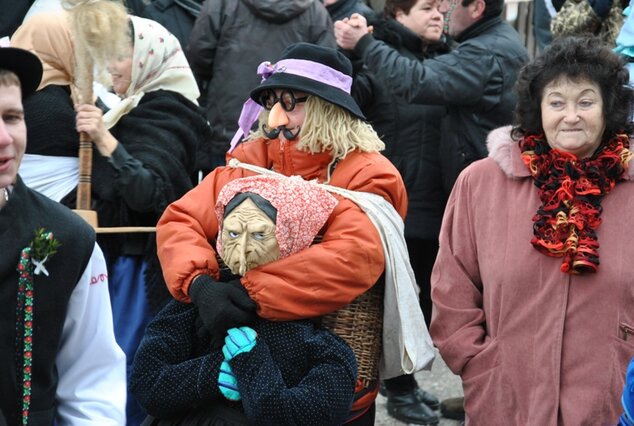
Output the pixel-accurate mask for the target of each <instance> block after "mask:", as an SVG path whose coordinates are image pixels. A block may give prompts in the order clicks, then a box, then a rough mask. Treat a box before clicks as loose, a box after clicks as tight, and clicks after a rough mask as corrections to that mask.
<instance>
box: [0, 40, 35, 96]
mask: <svg viewBox="0 0 634 426" xmlns="http://www.w3.org/2000/svg"><path fill="white" fill-rule="evenodd" d="M0 69H5V70H7V71H11V72H13V73H15V74H16V75H17V76H18V78H19V79H20V86H21V89H22V98H26V97H28V96H30V95H32V94H33V93H34V92H35V91H36V90H37V88H38V86H39V85H40V81H42V63H41V62H40V60H39V59H38V57H37V56H35V55H34V54H33V53H31V52H29V51H28V50H24V49H18V48H15V47H3V48H0Z"/></svg>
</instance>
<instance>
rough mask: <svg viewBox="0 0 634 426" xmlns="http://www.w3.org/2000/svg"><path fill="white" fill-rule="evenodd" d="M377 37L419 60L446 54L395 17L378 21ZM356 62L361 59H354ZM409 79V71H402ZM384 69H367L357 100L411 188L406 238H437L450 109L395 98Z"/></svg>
mask: <svg viewBox="0 0 634 426" xmlns="http://www.w3.org/2000/svg"><path fill="white" fill-rule="evenodd" d="M369 24H371V25H373V26H374V33H373V34H374V37H375V38H376V39H378V40H382V41H383V42H384V43H385V44H387V45H388V46H390V47H392V48H394V49H396V50H397V51H398V52H399V53H400V54H401V55H403V56H404V57H406V58H410V59H412V60H416V61H423V60H425V59H426V58H429V57H433V56H436V55H437V54H438V53H446V52H448V49H447V47H446V45H445V44H442V45H440V44H439V45H437V46H427V45H425V44H423V41H422V39H421V38H420V37H418V36H417V35H416V34H415V33H413V32H412V31H410V30H409V29H408V28H407V27H405V26H403V25H402V24H400V23H399V22H397V21H396V20H394V19H391V18H390V19H383V18H380V19H378V18H375V19H373V20H372V19H371V20H370V21H369ZM355 64H356V61H355ZM399 72H400V74H401V76H402V77H403V78H407V76H406V75H405V74H406V71H405V70H400V71H399ZM384 74H385V73H384V70H383V69H378V70H375V72H371V71H369V70H368V68H367V67H362V68H361V69H360V70H359V72H358V73H357V75H356V76H355V81H354V85H353V96H354V98H355V100H356V101H357V103H359V105H360V106H361V108H362V110H363V113H364V114H365V116H366V117H367V118H368V121H369V122H370V123H372V126H373V127H374V129H375V130H376V131H377V133H378V134H379V136H380V137H381V139H382V140H383V142H385V151H384V152H383V154H384V155H385V156H386V157H387V158H389V159H390V161H392V163H393V164H394V165H395V166H396V168H397V169H398V171H399V172H400V173H401V176H402V177H403V181H404V182H405V187H406V188H407V197H408V201H409V203H408V209H407V217H406V218H405V236H406V238H415V239H424V240H436V239H437V238H438V232H439V231H440V223H441V221H442V214H443V211H444V207H445V203H446V199H447V197H446V195H445V193H444V191H443V189H442V184H441V171H440V160H439V155H438V147H439V146H440V121H441V119H442V116H443V115H444V114H445V108H444V107H441V106H437V105H424V104H411V103H409V102H408V101H407V100H405V99H404V98H403V97H402V96H397V95H395V94H394V93H393V92H392V91H390V90H389V88H388V87H387V85H386V84H385V83H384V80H385V78H386V76H385V75H384Z"/></svg>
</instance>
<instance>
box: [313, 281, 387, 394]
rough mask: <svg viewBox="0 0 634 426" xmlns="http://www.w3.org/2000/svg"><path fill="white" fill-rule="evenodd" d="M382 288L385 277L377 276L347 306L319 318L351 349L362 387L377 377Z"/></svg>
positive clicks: (381, 321)
mask: <svg viewBox="0 0 634 426" xmlns="http://www.w3.org/2000/svg"><path fill="white" fill-rule="evenodd" d="M384 288H385V280H384V279H383V278H381V279H380V280H379V281H378V282H377V283H376V284H375V285H374V286H373V287H372V288H371V289H370V290H368V291H366V292H365V293H363V294H362V295H361V296H359V297H357V298H356V299H354V300H353V301H352V302H351V303H350V304H349V305H347V306H345V307H343V308H341V309H339V310H338V311H335V312H333V313H331V314H328V315H325V316H324V317H323V318H322V325H324V326H325V327H326V328H328V329H329V330H330V331H332V332H333V333H335V334H337V335H338V336H339V337H341V338H342V339H343V340H345V341H346V343H348V345H349V346H350V347H351V348H352V351H353V352H354V354H355V357H356V358H357V366H358V380H361V382H362V383H363V385H364V387H366V388H367V387H369V386H370V385H371V384H373V383H374V382H376V380H377V379H378V377H379V359H380V357H381V342H382V337H383V292H384Z"/></svg>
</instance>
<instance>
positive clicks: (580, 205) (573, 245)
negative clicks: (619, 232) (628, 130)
mask: <svg viewBox="0 0 634 426" xmlns="http://www.w3.org/2000/svg"><path fill="white" fill-rule="evenodd" d="M628 148H629V139H628V136H627V135H625V134H619V135H617V136H616V137H615V138H613V139H610V140H609V141H608V142H607V143H605V144H604V145H602V147H601V148H600V149H599V150H598V151H597V152H596V153H595V154H594V155H593V156H592V157H590V158H582V159H578V158H577V157H576V156H575V155H574V154H571V153H569V152H563V151H558V150H556V149H551V148H550V146H549V145H548V143H547V142H546V140H545V138H544V136H543V135H540V136H536V135H528V136H525V137H524V138H523V139H522V140H521V141H520V150H521V151H522V160H523V161H524V164H526V166H527V167H528V170H529V171H530V173H531V176H532V177H533V180H534V182H535V186H537V188H539V198H540V200H541V201H542V205H541V206H540V207H539V209H538V210H537V214H535V216H534V217H533V222H534V225H533V234H534V236H533V239H532V240H531V244H533V246H534V247H535V248H536V249H537V250H539V251H540V252H542V253H544V254H545V255H547V256H553V257H563V258H564V260H563V263H562V265H561V271H562V272H567V273H569V274H582V273H586V272H596V271H597V268H598V267H599V252H598V249H599V242H598V241H597V235H596V230H597V228H598V227H599V225H601V217H600V216H601V211H602V208H601V200H602V199H603V197H604V196H605V195H606V194H607V193H609V192H610V191H611V190H612V188H614V185H616V183H617V182H619V181H622V180H623V179H624V174H625V173H626V170H627V165H628V162H629V161H630V159H631V158H632V156H633V155H634V154H632V152H630V150H629V149H628Z"/></svg>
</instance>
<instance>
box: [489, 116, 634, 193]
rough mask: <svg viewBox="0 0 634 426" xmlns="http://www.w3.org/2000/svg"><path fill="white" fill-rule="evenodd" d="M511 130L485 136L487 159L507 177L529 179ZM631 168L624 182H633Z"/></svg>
mask: <svg viewBox="0 0 634 426" xmlns="http://www.w3.org/2000/svg"><path fill="white" fill-rule="evenodd" d="M511 129H512V127H511V126H504V127H499V128H497V129H494V130H492V131H491V132H490V133H489V135H488V136H487V149H488V150H489V157H490V158H492V159H493V160H494V161H495V162H496V163H497V164H498V166H500V169H502V171H503V172H504V173H505V174H506V175H507V176H508V177H512V178H522V177H529V176H530V173H529V172H528V169H527V168H526V166H525V165H524V162H523V161H522V157H521V153H520V147H519V144H518V142H517V141H515V140H513V139H512V138H511ZM630 144H631V145H634V141H632V140H630ZM633 161H634V160H633ZM632 166H633V167H628V168H627V174H626V175H625V179H626V180H632V181H634V163H632Z"/></svg>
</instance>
